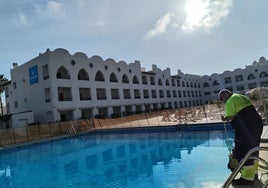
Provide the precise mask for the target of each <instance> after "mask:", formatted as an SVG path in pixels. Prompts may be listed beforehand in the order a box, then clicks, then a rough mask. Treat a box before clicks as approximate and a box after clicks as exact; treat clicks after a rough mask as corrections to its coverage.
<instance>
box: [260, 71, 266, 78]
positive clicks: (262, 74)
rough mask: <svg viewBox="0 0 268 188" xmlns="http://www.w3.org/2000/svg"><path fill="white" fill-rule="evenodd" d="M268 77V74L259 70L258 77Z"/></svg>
mask: <svg viewBox="0 0 268 188" xmlns="http://www.w3.org/2000/svg"><path fill="white" fill-rule="evenodd" d="M265 77H268V74H267V73H266V72H261V74H260V78H265Z"/></svg>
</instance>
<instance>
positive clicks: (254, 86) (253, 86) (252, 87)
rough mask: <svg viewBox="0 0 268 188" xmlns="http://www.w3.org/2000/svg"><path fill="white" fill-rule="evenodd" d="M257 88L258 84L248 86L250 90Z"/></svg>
mask: <svg viewBox="0 0 268 188" xmlns="http://www.w3.org/2000/svg"><path fill="white" fill-rule="evenodd" d="M256 87H257V83H249V84H248V89H254V88H256Z"/></svg>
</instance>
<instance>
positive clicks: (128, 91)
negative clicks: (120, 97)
mask: <svg viewBox="0 0 268 188" xmlns="http://www.w3.org/2000/svg"><path fill="white" fill-rule="evenodd" d="M123 93H124V99H130V98H131V95H130V90H129V89H123Z"/></svg>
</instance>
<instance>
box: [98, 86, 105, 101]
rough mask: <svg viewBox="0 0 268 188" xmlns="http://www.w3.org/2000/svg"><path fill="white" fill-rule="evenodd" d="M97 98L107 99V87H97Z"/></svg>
mask: <svg viewBox="0 0 268 188" xmlns="http://www.w3.org/2000/svg"><path fill="white" fill-rule="evenodd" d="M96 92H97V100H106V90H105V88H97V89H96Z"/></svg>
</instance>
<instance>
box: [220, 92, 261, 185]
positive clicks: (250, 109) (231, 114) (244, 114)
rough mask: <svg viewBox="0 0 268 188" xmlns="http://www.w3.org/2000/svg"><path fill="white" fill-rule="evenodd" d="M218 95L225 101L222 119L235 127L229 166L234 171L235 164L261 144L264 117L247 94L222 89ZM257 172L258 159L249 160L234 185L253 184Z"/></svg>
mask: <svg viewBox="0 0 268 188" xmlns="http://www.w3.org/2000/svg"><path fill="white" fill-rule="evenodd" d="M218 97H219V100H220V101H223V102H224V103H225V105H224V109H225V115H224V116H222V120H223V121H229V122H230V124H231V125H232V128H233V129H234V134H235V138H234V142H235V144H234V145H235V146H234V148H233V152H232V154H231V155H230V156H229V158H230V160H229V163H228V168H230V169H231V170H232V171H233V170H234V168H235V167H236V166H235V165H237V164H238V163H239V162H240V161H241V160H242V159H243V158H244V157H245V155H246V154H247V153H248V151H249V150H250V149H252V148H254V147H258V146H259V145H260V140H261V134H262V129H263V123H262V118H261V116H260V115H259V114H258V112H257V111H256V109H255V107H254V106H253V105H252V103H251V101H250V100H249V98H248V97H247V96H245V95H242V94H236V93H232V92H231V91H229V90H227V89H222V90H220V92H219V94H218ZM258 154H259V153H258V152H255V153H254V154H253V156H258ZM234 164H235V165H234ZM257 172H258V161H257V160H248V161H247V162H246V163H245V165H244V166H243V167H242V169H241V171H240V173H241V177H240V178H239V179H234V180H233V182H232V183H233V184H234V185H252V184H254V179H255V178H256V177H257Z"/></svg>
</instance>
